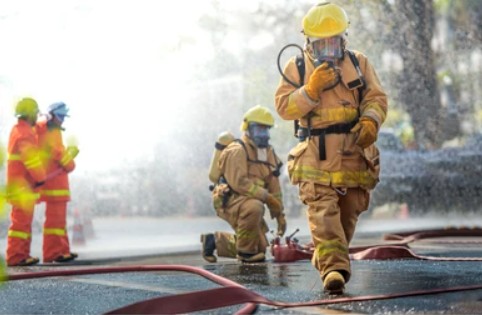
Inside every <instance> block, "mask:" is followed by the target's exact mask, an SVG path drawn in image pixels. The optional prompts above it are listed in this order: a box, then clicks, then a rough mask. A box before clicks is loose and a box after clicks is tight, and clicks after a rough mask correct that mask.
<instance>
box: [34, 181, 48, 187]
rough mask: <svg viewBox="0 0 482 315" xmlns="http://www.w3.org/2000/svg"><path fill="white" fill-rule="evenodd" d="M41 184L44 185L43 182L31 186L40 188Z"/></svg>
mask: <svg viewBox="0 0 482 315" xmlns="http://www.w3.org/2000/svg"><path fill="white" fill-rule="evenodd" d="M43 184H45V181H42V182H35V184H34V185H33V188H38V187H40V186H42V185H43Z"/></svg>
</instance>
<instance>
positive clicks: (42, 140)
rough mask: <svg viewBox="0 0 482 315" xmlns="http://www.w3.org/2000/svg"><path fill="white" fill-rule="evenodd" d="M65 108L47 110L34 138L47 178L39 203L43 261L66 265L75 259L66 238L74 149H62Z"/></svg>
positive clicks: (75, 256)
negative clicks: (42, 210) (42, 219)
mask: <svg viewBox="0 0 482 315" xmlns="http://www.w3.org/2000/svg"><path fill="white" fill-rule="evenodd" d="M68 111H69V108H68V107H67V105H66V104H65V103H63V102H57V103H54V104H52V105H50V106H49V108H48V114H47V115H46V119H42V120H40V121H39V122H37V126H36V129H37V134H38V142H39V148H40V150H41V157H42V162H43V164H44V165H45V166H46V169H47V174H49V176H48V177H49V178H48V179H47V181H46V182H45V184H44V185H43V186H42V188H41V190H40V200H41V201H45V204H46V210H45V222H44V226H43V261H44V262H46V263H49V262H67V261H72V260H74V259H76V258H77V257H78V255H77V254H76V253H72V252H70V245H69V238H68V235H67V202H68V201H70V189H69V178H68V173H70V172H72V171H73V170H74V168H75V162H74V158H75V156H76V155H77V154H78V152H79V150H78V148H77V147H74V146H71V147H67V148H65V147H64V144H63V140H62V131H63V130H64V129H63V128H62V124H63V122H64V119H65V117H67V116H68Z"/></svg>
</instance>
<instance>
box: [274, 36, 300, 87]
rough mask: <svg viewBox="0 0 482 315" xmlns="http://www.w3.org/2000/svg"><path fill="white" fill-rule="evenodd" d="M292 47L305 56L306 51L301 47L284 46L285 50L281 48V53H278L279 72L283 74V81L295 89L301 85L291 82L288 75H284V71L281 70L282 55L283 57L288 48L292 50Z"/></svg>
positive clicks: (294, 45) (293, 45) (295, 45)
mask: <svg viewBox="0 0 482 315" xmlns="http://www.w3.org/2000/svg"><path fill="white" fill-rule="evenodd" d="M290 47H295V48H298V49H299V50H300V51H301V55H303V53H304V51H303V48H301V46H300V45H297V44H288V45H286V46H284V47H283V48H281V50H280V52H279V53H278V71H279V73H280V74H281V76H282V77H283V79H284V80H285V81H286V82H288V83H289V84H291V85H292V86H294V87H295V88H300V87H301V85H300V84H297V83H295V82H293V81H291V80H290V79H288V78H287V77H286V75H285V74H284V73H283V69H281V64H280V62H281V55H283V52H284V51H285V50H286V49H287V48H290Z"/></svg>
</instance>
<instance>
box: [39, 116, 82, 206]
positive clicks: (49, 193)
mask: <svg viewBox="0 0 482 315" xmlns="http://www.w3.org/2000/svg"><path fill="white" fill-rule="evenodd" d="M36 130H37V133H38V139H39V147H40V150H41V157H42V161H43V163H44V165H46V168H47V174H51V173H53V172H55V171H56V170H58V169H59V168H61V169H63V170H64V171H63V172H60V173H59V174H58V175H57V176H55V177H52V178H50V179H48V180H47V181H46V182H45V184H44V185H43V186H42V187H41V191H40V193H41V200H47V201H48V200H56V201H62V200H64V201H68V200H70V188H69V178H68V174H67V173H69V172H71V171H73V170H74V169H75V162H74V160H73V158H72V156H71V155H70V153H69V152H68V151H67V150H66V149H65V147H64V144H63V140H62V132H61V129H60V128H58V127H49V126H48V125H47V121H45V120H42V121H39V122H38V123H37V125H36Z"/></svg>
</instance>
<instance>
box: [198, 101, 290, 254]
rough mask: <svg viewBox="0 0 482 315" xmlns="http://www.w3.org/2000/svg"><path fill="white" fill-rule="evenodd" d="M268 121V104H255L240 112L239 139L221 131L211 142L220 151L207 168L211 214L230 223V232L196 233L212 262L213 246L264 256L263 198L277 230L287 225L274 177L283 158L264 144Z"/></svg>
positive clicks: (281, 231)
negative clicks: (231, 229)
mask: <svg viewBox="0 0 482 315" xmlns="http://www.w3.org/2000/svg"><path fill="white" fill-rule="evenodd" d="M273 125H274V118H273V116H272V114H271V113H270V112H269V110H268V109H267V108H265V107H262V106H259V105H257V106H254V107H252V108H251V109H249V110H248V111H247V112H246V113H245V115H244V118H243V122H242V125H241V131H243V132H244V134H243V136H242V138H241V139H234V137H233V136H232V135H230V134H229V133H223V134H222V135H221V136H220V138H219V139H218V142H217V143H216V150H217V151H219V152H215V154H214V159H213V162H212V163H211V165H212V167H211V168H212V169H211V170H210V179H211V181H213V182H214V183H215V185H214V187H213V189H212V197H213V204H214V208H215V210H216V214H217V215H218V216H219V217H220V218H221V219H223V220H225V221H227V222H228V223H229V224H230V225H231V227H232V228H233V230H234V231H235V234H234V235H233V234H231V233H227V232H215V233H214V234H203V235H201V242H202V255H203V258H204V259H205V260H206V261H208V262H211V263H213V262H216V260H217V259H216V256H215V255H214V251H215V250H216V251H217V254H218V256H221V257H229V258H237V259H238V260H239V261H241V262H248V263H249V262H261V261H264V260H265V252H266V248H267V247H268V245H269V243H268V240H267V238H266V233H267V232H268V230H269V229H268V226H267V224H266V222H265V220H264V211H265V208H264V206H265V204H266V205H267V206H268V209H269V212H270V215H271V218H272V219H276V221H277V230H278V231H277V233H278V235H280V236H282V235H283V234H284V233H285V231H286V220H285V215H284V212H283V202H282V194H281V188H280V182H279V179H278V176H279V172H280V168H281V165H282V163H281V161H280V159H279V158H278V156H276V154H275V152H274V150H273V148H272V147H271V146H270V145H269V139H270V137H269V129H270V128H271V127H272V126H273ZM217 158H219V160H218V161H216V160H217ZM213 168H214V169H213Z"/></svg>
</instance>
